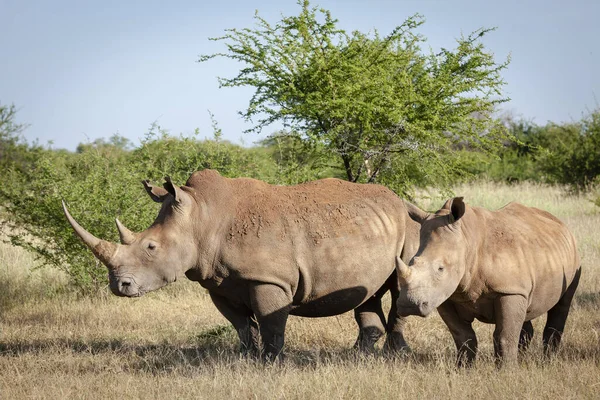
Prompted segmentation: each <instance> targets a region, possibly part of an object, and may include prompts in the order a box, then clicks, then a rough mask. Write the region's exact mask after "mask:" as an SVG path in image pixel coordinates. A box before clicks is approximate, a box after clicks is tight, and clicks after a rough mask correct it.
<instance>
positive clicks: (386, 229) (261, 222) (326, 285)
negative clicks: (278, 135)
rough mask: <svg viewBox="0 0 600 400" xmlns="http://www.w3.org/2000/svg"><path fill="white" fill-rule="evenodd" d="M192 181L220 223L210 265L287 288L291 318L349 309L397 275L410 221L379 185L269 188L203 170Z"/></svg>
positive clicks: (314, 184)
mask: <svg viewBox="0 0 600 400" xmlns="http://www.w3.org/2000/svg"><path fill="white" fill-rule="evenodd" d="M203 172H204V171H203ZM195 175H196V174H195ZM190 181H191V182H188V183H189V184H190V185H191V186H192V187H194V189H195V190H196V191H197V192H198V195H199V197H201V198H202V199H203V200H204V201H205V202H206V203H207V204H208V207H209V208H210V209H212V210H213V211H212V213H211V214H212V220H215V221H219V224H221V225H222V228H221V229H220V230H219V231H218V232H216V236H218V237H217V238H214V239H213V240H216V241H217V243H218V247H219V251H218V256H217V257H215V260H216V261H215V262H216V263H218V264H219V266H220V268H221V269H222V270H224V272H225V273H226V274H227V275H228V277H229V278H230V279H235V280H237V281H242V282H243V281H260V282H267V283H272V284H276V285H278V286H280V287H282V288H284V289H285V290H286V291H288V292H289V295H290V297H292V298H293V299H294V306H295V309H294V310H293V311H292V313H294V314H298V315H305V316H323V315H335V314H339V313H341V312H345V311H348V310H351V309H353V308H355V307H356V306H358V305H360V304H361V303H362V302H364V301H365V300H366V299H367V298H369V297H370V296H372V295H373V294H374V293H375V292H376V291H377V290H378V289H379V288H380V287H381V286H382V285H383V284H384V283H385V281H386V280H387V279H388V277H389V276H390V275H391V274H392V272H393V271H394V268H395V265H394V256H395V255H397V254H400V253H401V250H402V246H403V242H404V230H405V224H406V219H407V217H406V211H405V208H404V204H403V202H402V200H401V199H400V198H398V197H397V196H396V195H395V194H394V193H393V192H392V191H390V190H388V189H386V188H384V187H382V186H378V185H359V184H352V183H349V182H345V181H341V180H338V179H323V180H319V181H315V182H310V183H306V184H302V185H296V186H273V185H269V184H266V183H264V182H261V181H257V180H253V179H248V178H237V179H227V178H222V177H220V176H219V177H216V176H215V175H213V174H208V176H206V175H204V174H202V175H201V173H199V175H198V176H197V177H194V176H192V178H190Z"/></svg>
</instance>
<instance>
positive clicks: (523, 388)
mask: <svg viewBox="0 0 600 400" xmlns="http://www.w3.org/2000/svg"><path fill="white" fill-rule="evenodd" d="M456 193H458V194H460V195H464V196H465V200H466V201H467V202H469V203H470V204H478V205H485V206H488V207H490V208H497V207H500V206H502V205H503V204H504V203H506V202H508V201H510V200H513V199H518V200H519V201H521V202H523V203H526V204H530V205H535V206H537V207H540V208H544V209H547V210H549V211H551V212H553V213H554V214H556V215H558V216H559V217H561V218H563V220H565V221H566V223H567V224H568V225H569V226H570V228H571V229H572V230H573V232H574V233H575V235H576V236H577V238H578V240H579V243H580V248H581V253H582V256H583V266H584V273H583V275H582V281H581V284H580V288H579V291H578V294H577V295H576V300H575V303H574V305H573V309H572V312H571V315H570V317H569V321H568V323H567V328H566V332H565V338H564V346H563V348H562V350H561V352H560V353H559V354H558V355H557V356H556V357H554V358H553V359H551V360H544V358H543V357H542V355H541V345H540V343H539V340H540V332H541V329H542V327H543V323H544V321H543V319H542V318H540V320H538V321H535V324H534V325H535V327H536V331H537V332H536V337H535V343H534V344H533V345H532V348H531V349H530V351H528V352H527V353H526V354H523V355H522V358H521V361H520V364H519V366H518V367H516V368H514V369H505V370H501V371H498V370H497V369H496V368H495V367H494V363H493V360H492V343H491V332H492V327H491V326H489V325H484V324H476V330H477V332H478V337H479V339H480V343H481V351H480V355H479V357H478V361H477V364H476V366H475V367H474V368H473V369H470V370H457V369H455V368H454V355H455V351H454V345H453V344H452V342H451V338H450V334H449V333H448V332H447V330H446V328H445V326H444V325H443V323H442V322H441V320H440V319H439V317H438V316H432V317H430V318H427V319H419V318H411V319H410V321H409V323H408V327H407V331H406V337H407V340H408V341H409V342H410V344H411V346H412V348H413V351H414V352H413V354H411V355H409V356H406V357H404V358H389V357H385V356H384V355H382V354H376V355H374V356H372V357H363V356H360V355H357V354H356V353H355V352H353V351H352V350H349V347H350V346H351V345H352V343H353V342H354V339H355V334H356V328H355V325H354V320H353V318H352V315H351V314H345V315H341V316H339V317H332V318H321V319H304V318H298V317H292V318H291V319H290V322H289V325H288V329H287V345H286V349H287V359H286V360H285V362H284V363H283V364H281V365H274V366H264V365H262V364H260V363H258V362H255V361H253V360H247V359H242V358H240V357H239V356H238V355H237V351H236V346H237V339H236V336H235V334H234V332H233V330H232V329H231V328H230V327H229V326H228V324H227V322H226V321H225V319H224V318H223V317H222V316H221V315H219V313H218V312H217V311H216V309H215V308H214V306H213V305H212V304H211V303H210V299H209V298H208V296H207V295H206V293H205V292H204V291H203V290H202V289H201V288H200V287H199V286H198V285H197V284H194V283H192V282H188V281H181V282H177V283H176V284H174V285H172V286H170V287H168V288H166V289H165V290H161V291H158V292H156V293H151V294H149V295H147V296H145V297H143V298H140V299H121V298H116V297H111V296H99V297H98V298H94V299H80V298H79V299H78V298H75V297H73V296H70V295H68V294H65V293H63V290H62V288H64V285H65V280H64V278H63V277H61V276H60V275H58V274H57V273H55V272H43V271H33V272H32V271H31V268H32V266H33V265H34V263H33V260H32V259H31V257H30V256H29V255H28V254H26V253H23V252H22V251H20V250H19V249H15V248H13V247H11V246H9V245H0V312H1V314H0V397H1V398H3V399H4V398H6V399H9V398H10V399H13V398H15V399H16V398H44V399H48V398H49V399H55V398H56V399H58V398H60V399H65V398H91V399H96V398H124V399H126V398H141V397H144V398H211V399H212V398H217V399H218V398H228V399H229V398H292V399H296V398H298V399H300V398H302V399H306V398H392V397H393V398H415V397H416V398H492V399H494V398H523V399H530V398H598V397H600V367H599V366H600V313H599V312H598V308H599V306H600V235H598V226H599V225H600V214H599V212H598V211H599V210H598V209H597V208H596V209H595V208H594V207H595V206H593V204H591V203H590V202H588V201H587V200H586V199H584V198H581V197H565V195H564V194H563V193H561V191H560V190H559V189H556V188H548V187H543V186H537V185H520V186H512V187H508V186H504V185H495V184H478V185H470V186H469V185H467V186H462V187H459V188H456ZM442 203H443V201H442V200H440V199H437V200H427V199H423V200H422V201H420V202H419V204H420V205H422V206H424V207H427V208H431V209H434V208H436V207H439V206H440V205H441V204H442Z"/></svg>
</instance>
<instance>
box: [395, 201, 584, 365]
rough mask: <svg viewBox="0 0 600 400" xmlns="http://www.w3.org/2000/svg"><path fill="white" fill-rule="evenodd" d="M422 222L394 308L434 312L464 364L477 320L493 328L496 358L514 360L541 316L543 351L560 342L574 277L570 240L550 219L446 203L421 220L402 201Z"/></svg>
mask: <svg viewBox="0 0 600 400" xmlns="http://www.w3.org/2000/svg"><path fill="white" fill-rule="evenodd" d="M406 205H407V208H408V211H409V214H410V216H411V218H413V219H414V220H415V221H418V222H420V223H421V235H420V236H421V239H420V241H421V244H420V246H419V250H418V251H417V254H416V255H415V257H414V258H413V259H412V260H411V262H410V264H409V266H407V265H406V264H405V263H404V261H403V260H402V259H400V258H398V259H397V261H396V263H397V268H398V274H399V278H400V286H401V289H400V297H399V299H398V303H397V306H398V310H399V312H400V314H401V315H420V316H426V315H427V314H429V313H430V312H432V311H433V310H435V309H436V308H437V310H438V312H439V314H440V316H441V317H442V319H443V320H444V322H445V323H446V325H447V326H448V328H449V329H450V332H451V334H452V336H453V338H454V342H455V344H456V347H457V349H458V363H459V365H464V364H467V365H469V364H471V363H472V361H473V359H474V358H475V354H476V352H477V338H476V337H475V332H474V331H473V328H472V327H471V323H472V322H473V320H474V319H475V318H476V319H478V320H480V321H482V322H484V323H493V324H496V329H495V331H494V353H495V355H496V360H497V361H498V362H499V363H502V362H511V363H512V362H514V361H516V359H517V353H518V348H519V346H521V347H522V348H525V347H527V345H528V344H529V341H530V340H531V338H532V337H533V326H532V324H531V322H530V321H531V320H532V319H533V318H536V317H538V316H540V315H542V314H543V313H546V312H547V313H548V319H547V323H546V327H545V329H544V334H543V344H544V350H545V352H546V353H549V352H552V351H555V350H556V349H557V347H558V345H559V344H560V340H561V336H562V333H563V329H564V326H565V321H566V319H567V315H568V313H569V306H570V304H571V300H572V299H573V294H574V292H575V290H576V288H577V284H578V282H579V276H580V274H581V268H580V260H579V255H578V253H577V248H576V243H575V239H574V238H573V235H572V234H571V233H570V232H569V230H568V229H567V227H566V226H565V225H564V224H563V223H562V222H561V221H559V220H558V219H557V218H556V217H554V216H553V215H551V214H550V213H548V212H545V211H542V210H539V209H537V208H532V207H526V206H523V205H521V204H518V203H510V204H508V205H506V206H505V207H503V208H501V209H500V210H497V211H488V210H486V209H483V208H479V207H470V206H467V205H465V203H464V202H463V198H462V197H456V198H454V199H450V200H448V201H447V202H446V204H444V206H443V207H442V209H441V210H439V211H437V212H436V213H435V214H428V213H425V212H424V211H422V210H420V209H419V208H417V207H416V206H414V205H412V204H410V203H408V202H407V203H406Z"/></svg>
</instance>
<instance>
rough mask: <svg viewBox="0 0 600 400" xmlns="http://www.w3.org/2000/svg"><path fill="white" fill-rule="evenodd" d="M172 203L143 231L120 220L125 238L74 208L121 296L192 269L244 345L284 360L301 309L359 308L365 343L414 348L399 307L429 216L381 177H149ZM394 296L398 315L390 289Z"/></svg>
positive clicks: (160, 196) (156, 194)
mask: <svg viewBox="0 0 600 400" xmlns="http://www.w3.org/2000/svg"><path fill="white" fill-rule="evenodd" d="M145 186H146V190H147V191H148V193H149V195H150V196H151V197H152V199H153V200H155V201H157V202H160V203H162V207H161V210H160V212H159V214H158V217H157V218H156V220H155V221H154V223H153V224H152V226H150V228H148V229H147V230H145V231H143V232H141V233H137V234H134V233H132V232H131V231H129V230H127V228H125V227H124V226H123V225H122V224H121V223H120V222H119V221H118V220H117V227H118V229H119V233H120V236H121V242H122V243H121V244H120V245H119V244H114V243H110V242H106V241H104V240H100V239H98V238H96V237H94V236H93V235H92V234H90V233H89V232H87V231H86V230H85V229H83V228H82V227H81V226H80V225H79V224H78V223H77V222H76V221H75V220H74V219H73V218H72V217H71V215H70V214H69V212H68V211H67V209H66V207H65V208H64V211H65V215H66V216H67V219H68V220H69V222H70V223H71V225H72V227H73V229H74V230H75V232H76V233H77V234H78V235H79V237H80V238H81V239H82V240H83V241H84V242H85V243H86V244H87V245H88V247H90V248H91V249H92V251H93V252H94V254H95V255H96V257H98V258H99V259H100V260H101V261H102V262H103V263H104V264H105V265H106V266H107V267H108V270H109V279H110V288H111V290H112V292H113V293H114V294H116V295H119V296H129V297H131V296H141V295H142V294H144V293H146V292H149V291H152V290H155V289H158V288H160V287H162V286H164V285H166V284H168V283H170V282H173V281H174V280H175V279H176V277H177V276H178V275H180V274H183V273H185V275H186V276H187V277H188V278H189V279H191V280H193V281H197V282H199V283H200V284H201V285H202V286H203V287H205V288H206V289H208V292H209V293H210V296H211V299H212V301H213V302H214V304H215V306H216V307H217V308H218V310H219V311H220V312H221V313H222V314H223V316H225V318H227V319H228V320H229V321H230V322H231V323H232V325H233V326H234V327H235V329H236V330H237V332H238V336H239V338H240V342H241V347H242V350H243V351H250V352H253V353H254V352H256V351H258V350H259V348H260V343H259V341H258V338H259V332H260V336H261V337H262V341H263V343H262V344H263V349H264V352H263V356H264V357H265V358H267V359H272V358H274V357H276V356H277V355H278V354H279V353H280V351H281V349H282V347H283V343H284V330H285V325H286V321H287V318H288V315H289V314H292V315H300V316H305V317H325V316H331V315H337V314H341V313H344V312H347V311H350V310H354V315H355V318H356V321H357V323H358V325H359V328H360V331H359V337H358V340H357V344H356V346H357V347H359V348H361V349H364V350H367V351H370V350H373V346H374V344H375V342H376V341H377V339H378V338H379V337H380V336H381V335H382V334H383V333H385V332H387V334H388V340H387V343H386V345H387V346H388V347H389V348H390V349H393V350H400V349H401V348H403V347H405V346H406V343H405V342H404V338H403V336H402V326H403V320H402V318H400V317H399V316H398V314H397V312H396V301H395V300H396V299H397V298H398V293H399V287H398V279H397V276H396V272H395V258H396V257H397V256H400V257H402V258H404V260H406V261H407V262H408V260H410V258H411V257H412V256H413V255H414V253H415V251H416V249H417V248H418V244H419V240H418V235H419V224H417V223H415V222H414V221H412V220H411V219H410V218H409V217H408V213H407V210H406V207H405V204H404V202H403V201H402V199H400V198H398V196H396V195H395V194H394V193H393V192H392V191H391V190H388V189H386V188H385V187H383V186H379V185H370V184H369V185H365V184H354V183H349V182H345V181H341V180H338V179H323V180H319V181H315V182H310V183H306V184H302V185H297V186H273V185H269V184H266V183H264V182H261V181H257V180H254V179H246V178H238V179H229V178H225V177H222V176H221V175H219V173H218V172H216V171H211V170H204V171H200V172H195V173H194V174H193V175H192V176H191V177H190V178H189V179H188V181H187V183H186V185H185V186H181V187H179V186H176V185H174V184H172V183H171V181H170V180H169V179H167V182H166V183H165V185H164V188H159V187H155V186H151V185H149V184H148V182H145ZM388 290H389V291H390V292H391V295H392V299H393V303H392V305H393V306H392V309H391V310H390V313H389V316H388V320H387V323H386V320H385V317H384V315H383V311H382V307H381V297H382V296H383V295H384V294H385V293H386V292H387V291H388Z"/></svg>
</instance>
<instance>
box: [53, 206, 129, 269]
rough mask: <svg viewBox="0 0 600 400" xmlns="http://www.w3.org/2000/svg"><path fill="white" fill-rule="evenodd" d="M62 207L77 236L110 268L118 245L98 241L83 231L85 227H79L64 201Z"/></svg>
mask: <svg viewBox="0 0 600 400" xmlns="http://www.w3.org/2000/svg"><path fill="white" fill-rule="evenodd" d="M62 206H63V211H64V213H65V216H66V217H67V220H68V221H69V223H70V224H71V226H72V227H73V230H74V231H75V233H76V234H77V236H79V237H80V238H81V240H82V241H83V243H85V244H86V245H87V246H88V247H89V248H90V249H91V250H92V252H93V253H94V255H95V256H96V257H97V258H98V259H99V260H100V261H102V262H103V263H104V264H105V265H106V266H108V265H109V264H110V260H111V259H112V257H113V255H114V254H115V252H116V251H117V245H116V244H114V243H111V242H107V241H106V240H101V239H98V238H97V237H96V236H94V235H92V234H91V233H89V232H88V231H86V230H85V229H83V227H82V226H81V225H79V224H78V223H77V221H75V219H74V218H73V217H72V216H71V214H70V213H69V210H68V209H67V205H66V204H65V202H64V201H63V202H62Z"/></svg>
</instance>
